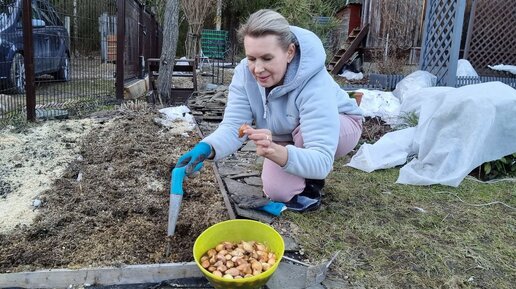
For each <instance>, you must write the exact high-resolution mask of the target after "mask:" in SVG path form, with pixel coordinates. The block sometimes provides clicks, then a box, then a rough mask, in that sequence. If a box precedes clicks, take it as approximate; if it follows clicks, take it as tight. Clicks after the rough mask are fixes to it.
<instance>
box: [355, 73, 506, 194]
mask: <svg viewBox="0 0 516 289" xmlns="http://www.w3.org/2000/svg"><path fill="white" fill-rule="evenodd" d="M417 94H418V95H419V98H420V100H423V101H421V102H420V113H419V123H418V125H417V126H416V127H413V128H407V129H404V130H400V131H395V132H391V133H388V134H386V135H385V136H383V137H382V138H381V139H380V140H379V141H378V142H376V143H375V144H372V145H370V144H364V145H362V146H361V147H360V148H359V150H358V152H357V153H356V154H355V155H354V156H353V157H352V158H351V161H350V162H349V163H348V164H347V165H348V166H350V167H353V168H356V169H360V170H363V171H366V172H371V171H373V170H376V169H384V168H390V167H394V166H397V165H402V164H404V163H405V162H406V161H407V157H408V156H415V158H413V159H412V160H411V161H410V162H409V163H407V164H405V165H404V166H403V167H402V168H401V169H400V174H399V177H398V180H397V181H396V182H397V183H401V184H412V185H431V184H442V185H448V186H453V187H457V186H459V184H460V183H461V182H462V180H463V179H464V178H465V177H466V176H467V175H468V174H469V173H470V172H471V171H472V170H473V169H474V168H476V167H478V166H479V165H481V164H482V163H484V162H488V161H493V160H497V159H500V158H501V157H503V156H506V155H509V154H511V153H514V152H516V121H515V120H516V90H515V89H513V88H511V87H510V86H508V85H506V84H503V83H501V82H488V83H481V84H474V85H468V86H463V87H460V88H442V87H435V88H425V89H420V90H418V92H417ZM412 97H414V96H412ZM407 99H410V98H409V97H407ZM402 106H403V103H402ZM412 106H413V107H416V108H418V107H419V105H412Z"/></svg>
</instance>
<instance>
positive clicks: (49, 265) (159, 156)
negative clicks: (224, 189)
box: [0, 106, 228, 273]
mask: <svg viewBox="0 0 516 289" xmlns="http://www.w3.org/2000/svg"><path fill="white" fill-rule="evenodd" d="M143 107H144V108H142V109H137V110H130V109H119V110H115V111H106V112H101V113H97V114H95V115H92V116H90V117H89V118H86V119H82V120H67V121H65V122H61V121H48V122H45V123H43V124H38V125H36V126H34V127H31V128H27V129H23V130H21V131H13V130H4V131H0V146H1V150H0V151H1V156H0V160H1V163H0V164H1V169H0V188H1V190H0V192H1V193H0V195H1V197H0V214H1V215H0V217H1V218H0V222H1V223H0V224H1V226H0V228H1V230H0V272H2V273H6V272H20V271H32V270H37V269H53V268H82V267H90V266H91V267H96V266H117V265H121V264H146V263H165V262H185V261H191V260H192V253H191V248H192V247H193V243H194V241H195V238H196V236H198V235H199V234H200V233H201V232H202V231H203V230H204V229H206V228H207V227H209V226H210V225H212V224H215V223H217V222H220V221H222V220H227V219H228V214H227V210H226V208H225V206H224V203H223V199H222V196H221V194H220V193H219V187H218V184H217V182H216V179H215V176H214V172H213V170H212V169H211V166H206V167H205V168H204V169H203V170H204V171H203V177H202V178H193V179H189V180H188V182H185V185H184V190H185V195H184V197H183V202H182V205H181V211H180V215H179V219H178V223H177V226H176V233H175V235H174V236H173V237H170V238H169V237H167V222H168V206H169V204H168V200H169V189H170V185H169V182H170V172H171V168H172V167H173V166H174V163H175V162H176V161H177V158H178V157H179V156H180V155H181V154H182V153H183V152H185V151H186V150H187V149H188V148H191V146H192V145H193V144H195V143H196V142H198V141H199V135H198V133H197V131H195V130H190V129H189V127H188V125H185V123H184V122H183V123H181V122H179V123H177V124H175V125H174V126H172V127H171V128H169V127H164V126H160V125H158V124H157V123H156V122H155V121H154V119H155V118H157V117H159V114H158V112H157V110H155V109H147V108H145V106H143Z"/></svg>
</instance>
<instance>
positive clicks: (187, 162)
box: [176, 142, 211, 176]
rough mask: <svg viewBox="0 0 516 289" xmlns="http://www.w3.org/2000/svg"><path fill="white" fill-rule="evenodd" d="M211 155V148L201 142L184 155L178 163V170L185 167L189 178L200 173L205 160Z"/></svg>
mask: <svg viewBox="0 0 516 289" xmlns="http://www.w3.org/2000/svg"><path fill="white" fill-rule="evenodd" d="M210 154H211V146H210V145H209V144H207V143H205V142H199V143H198V144H196V145H195V146H194V148H193V149H191V150H190V151H189V152H187V153H185V154H184V155H182V156H181V157H180V158H179V160H178V161H177V164H176V168H181V167H185V172H186V175H187V176H190V175H192V174H193V173H195V172H198V171H199V170H200V169H201V168H202V166H203V162H204V160H205V159H207V158H208V157H209V156H210Z"/></svg>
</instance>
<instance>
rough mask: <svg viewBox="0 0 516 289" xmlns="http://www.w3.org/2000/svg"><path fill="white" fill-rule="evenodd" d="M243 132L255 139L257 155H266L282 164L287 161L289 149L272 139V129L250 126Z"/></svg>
mask: <svg viewBox="0 0 516 289" xmlns="http://www.w3.org/2000/svg"><path fill="white" fill-rule="evenodd" d="M243 132H244V133H245V134H247V137H248V138H249V139H250V140H252V141H254V144H255V145H256V154H257V155H259V156H263V157H266V158H268V159H270V160H272V161H273V162H275V163H277V164H278V165H280V166H284V165H285V164H286V163H287V149H286V148H285V147H284V146H282V145H279V144H276V143H275V142H274V141H273V140H272V133H271V131H270V130H268V129H254V128H252V127H249V128H247V129H245V130H244V131H243Z"/></svg>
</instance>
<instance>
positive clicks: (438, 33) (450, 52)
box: [420, 0, 466, 86]
mask: <svg viewBox="0 0 516 289" xmlns="http://www.w3.org/2000/svg"><path fill="white" fill-rule="evenodd" d="M465 7H466V0H451V1H450V0H429V1H428V2H427V8H426V16H425V25H424V31H425V32H424V36H423V44H422V51H421V59H420V67H421V69H422V70H426V71H428V72H430V73H432V74H434V75H436V76H437V84H438V85H448V86H455V83H456V77H455V75H456V73H457V61H458V58H459V49H460V41H461V34H462V26H463V21H464V10H465Z"/></svg>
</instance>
